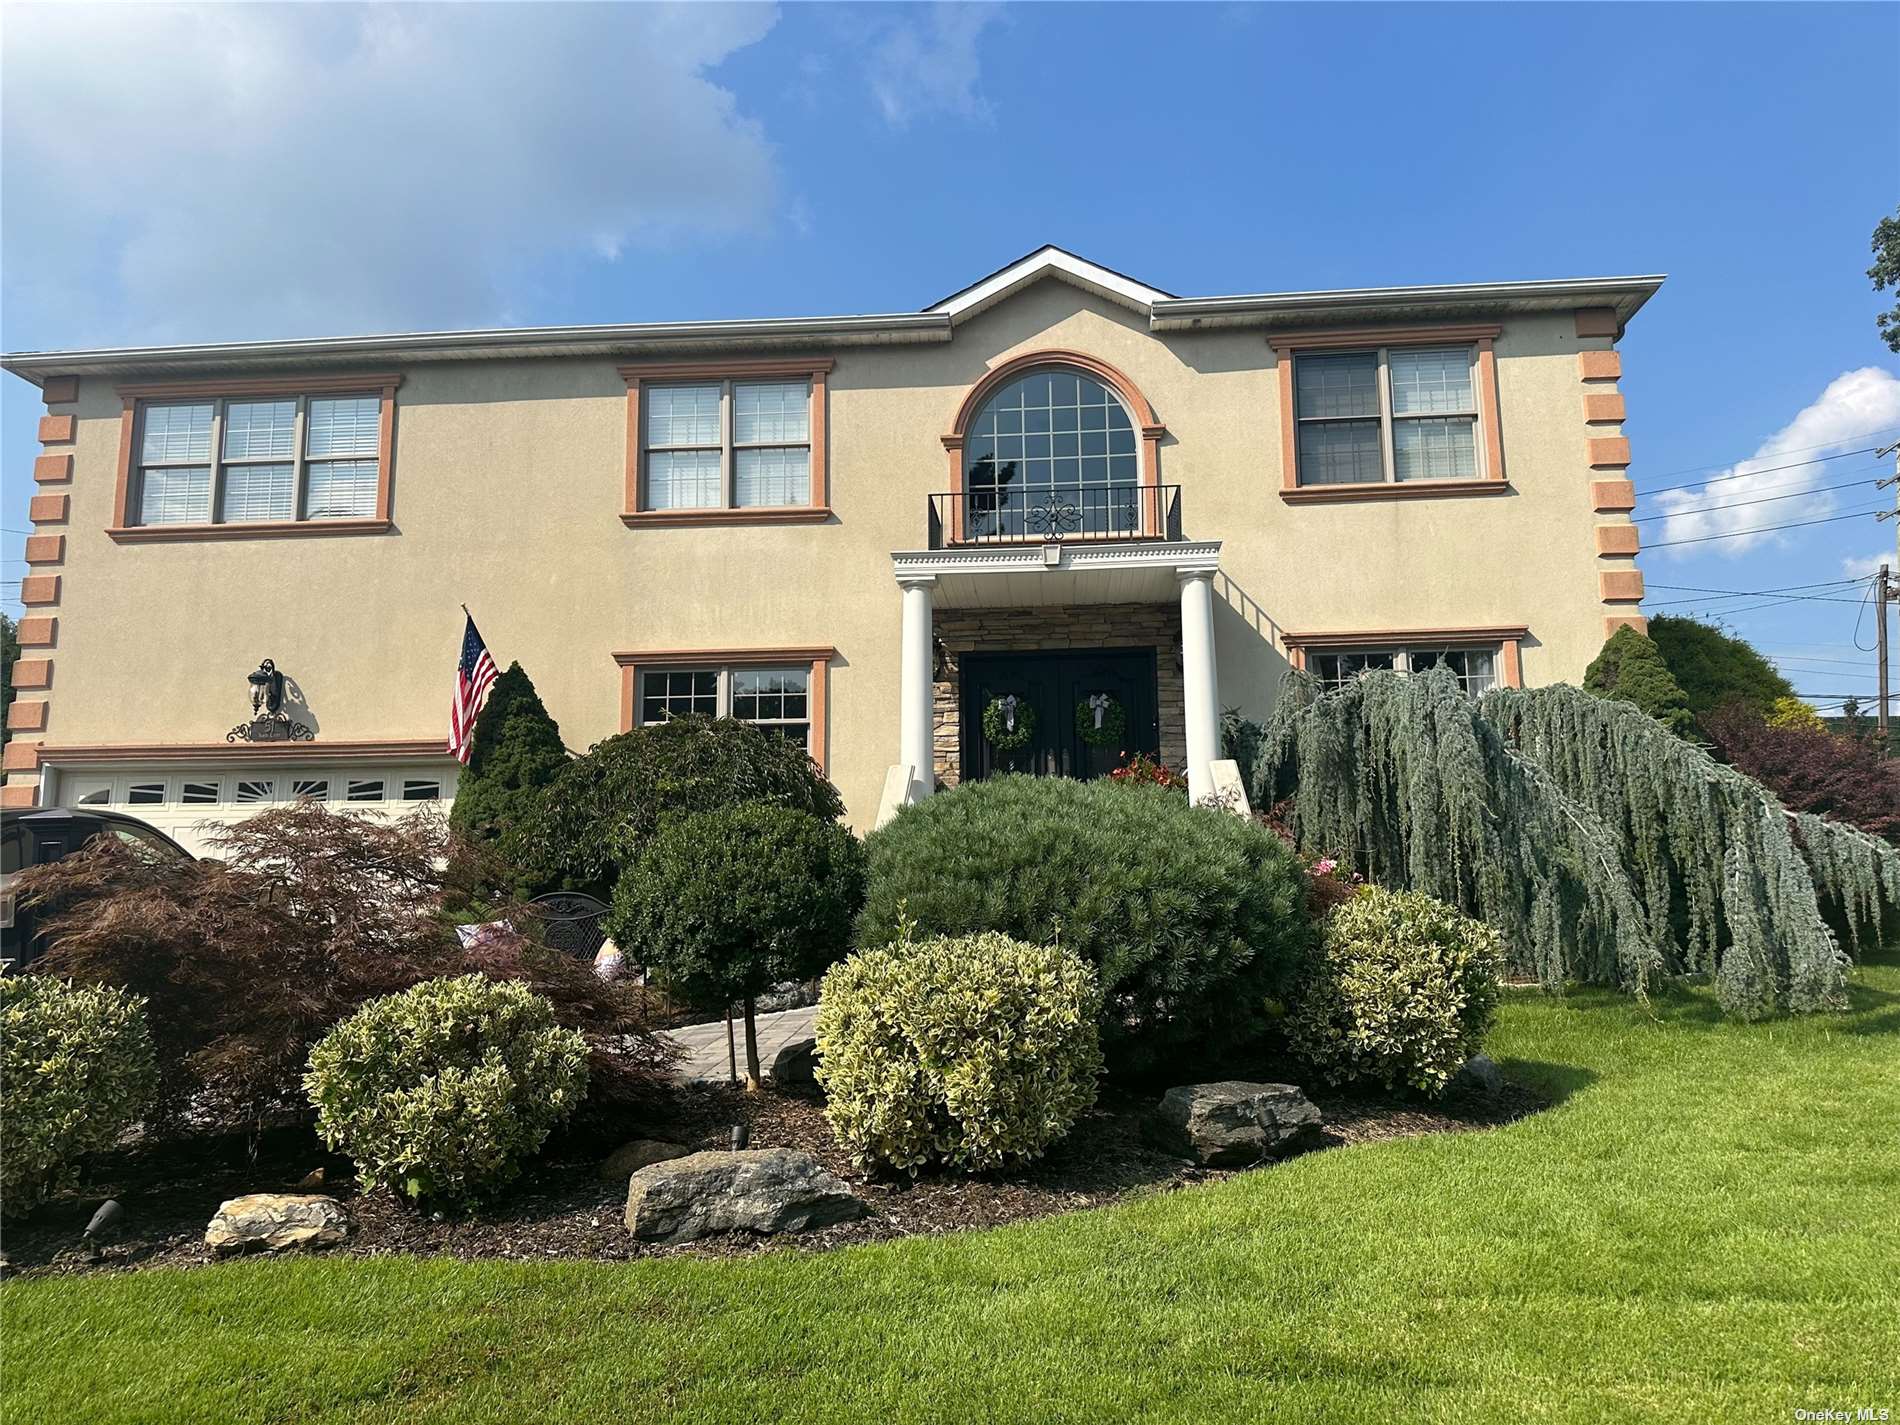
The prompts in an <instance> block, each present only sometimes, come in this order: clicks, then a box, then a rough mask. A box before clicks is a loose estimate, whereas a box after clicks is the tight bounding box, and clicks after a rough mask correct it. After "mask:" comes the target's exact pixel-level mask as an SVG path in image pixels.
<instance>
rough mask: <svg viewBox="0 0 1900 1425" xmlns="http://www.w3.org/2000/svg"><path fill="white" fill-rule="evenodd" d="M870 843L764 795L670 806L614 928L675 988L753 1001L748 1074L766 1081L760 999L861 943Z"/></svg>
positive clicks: (620, 895) (687, 995)
mask: <svg viewBox="0 0 1900 1425" xmlns="http://www.w3.org/2000/svg"><path fill="white" fill-rule="evenodd" d="M863 901H864V848H863V846H862V845H861V844H860V843H859V841H858V839H857V838H856V837H855V836H853V835H852V834H851V832H850V831H849V830H848V829H846V828H845V827H843V826H840V825H838V824H837V823H836V822H832V821H825V820H822V819H821V818H819V817H816V816H813V815H812V814H811V813H809V812H805V811H798V810H794V809H793V808H791V807H784V806H766V805H761V804H758V803H752V804H750V805H747V804H741V805H738V806H731V807H723V808H721V809H720V810H718V811H707V812H695V813H692V814H690V815H685V816H674V817H669V818H668V819H666V820H665V821H663V822H661V824H660V827H659V830H658V831H657V832H655V833H654V835H653V837H652V839H651V840H650V841H649V842H648V843H647V846H646V850H645V851H644V852H642V853H641V855H640V857H639V859H638V860H636V861H635V862H634V863H633V864H632V865H631V866H629V867H628V868H627V871H626V874H625V875H623V876H621V878H620V884H619V885H618V886H617V887H615V889H614V899H613V909H612V911H611V912H610V914H609V916H608V919H607V930H608V933H609V934H610V935H612V936H613V937H614V940H615V942H616V943H618V944H620V945H622V946H625V947H627V948H628V949H629V950H631V951H633V952H634V953H635V954H636V955H638V956H639V957H640V958H641V959H643V960H644V961H645V962H646V964H647V965H648V967H649V968H651V969H653V970H655V971H657V972H658V973H659V975H660V977H661V979H662V980H663V982H664V983H665V985H666V987H667V989H668V991H669V992H671V993H673V994H675V995H677V996H679V997H680V998H682V999H685V1000H688V1001H691V1002H693V1003H697V1004H700V1005H703V1006H705V1007H707V1008H717V1007H721V1006H724V1005H729V1004H731V1003H732V1002H733V1001H734V1000H738V1001H740V1002H741V1003H742V1004H743V1006H744V1011H745V1028H746V1036H745V1037H746V1077H747V1083H748V1084H749V1085H751V1086H753V1087H757V1085H758V1082H759V1061H758V1041H757V1033H756V1028H755V1024H754V1019H753V1004H752V1002H753V999H754V997H755V996H757V995H759V994H762V993H763V992H765V991H766V990H768V989H770V988H771V987H772V986H773V985H776V984H782V983H784V982H785V981H787V980H810V979H815V978H817V976H818V975H819V974H820V973H822V972H823V970H824V969H825V967H826V966H828V965H830V964H831V963H832V962H833V961H835V960H836V959H837V958H838V957H839V956H840V955H842V954H844V952H845V951H846V950H847V949H849V948H850V944H851V921H852V918H853V917H854V916H855V915H856V914H857V913H858V907H859V906H860V905H861V904H863Z"/></svg>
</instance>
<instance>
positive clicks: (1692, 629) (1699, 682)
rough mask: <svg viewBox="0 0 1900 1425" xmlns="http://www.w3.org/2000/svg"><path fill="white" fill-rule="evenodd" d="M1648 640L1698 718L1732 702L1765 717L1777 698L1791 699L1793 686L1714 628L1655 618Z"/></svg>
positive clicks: (1750, 650)
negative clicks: (1747, 707)
mask: <svg viewBox="0 0 1900 1425" xmlns="http://www.w3.org/2000/svg"><path fill="white" fill-rule="evenodd" d="M1649 638H1650V642H1652V643H1654V644H1655V645H1656V651H1657V652H1659V653H1661V654H1662V660H1663V662H1664V663H1665V664H1667V665H1668V668H1669V671H1670V672H1671V673H1672V674H1674V675H1675V679H1676V682H1677V683H1678V684H1679V685H1680V686H1681V688H1682V693H1683V696H1684V697H1686V698H1687V699H1688V700H1689V711H1690V712H1692V713H1694V714H1695V715H1696V716H1697V717H1701V716H1702V715H1703V714H1704V713H1709V712H1713V711H1714V710H1715V709H1716V708H1719V707H1722V706H1723V705H1725V704H1727V703H1735V702H1740V703H1746V704H1747V705H1748V706H1749V707H1751V708H1753V709H1754V710H1755V711H1756V712H1757V713H1761V714H1766V713H1768V712H1769V711H1771V710H1772V709H1773V708H1774V706H1775V702H1776V700H1777V699H1779V698H1792V697H1793V696H1794V685H1793V684H1791V683H1790V682H1789V681H1788V680H1787V679H1786V678H1784V677H1782V676H1781V674H1779V673H1777V672H1776V671H1775V667H1774V665H1773V664H1772V663H1770V662H1769V661H1768V660H1767V659H1766V658H1764V657H1762V656H1761V654H1759V653H1757V652H1756V651H1755V650H1754V649H1753V648H1752V647H1750V646H1749V645H1748V644H1747V643H1745V642H1743V641H1742V640H1741V639H1739V638H1735V637H1733V636H1732V635H1730V634H1726V633H1724V632H1722V630H1721V629H1719V628H1714V627H1712V626H1711V625H1709V624H1706V623H1702V622H1700V621H1698V620H1696V619H1692V618H1675V617H1671V616H1670V615H1668V614H1660V615H1658V616H1657V617H1655V618H1653V619H1651V620H1650V621H1649Z"/></svg>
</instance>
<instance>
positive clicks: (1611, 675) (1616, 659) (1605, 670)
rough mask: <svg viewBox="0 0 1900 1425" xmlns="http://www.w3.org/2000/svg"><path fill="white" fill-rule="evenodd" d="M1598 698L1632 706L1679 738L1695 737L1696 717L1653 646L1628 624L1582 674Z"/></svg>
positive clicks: (1618, 631) (1613, 635) (1586, 683)
mask: <svg viewBox="0 0 1900 1425" xmlns="http://www.w3.org/2000/svg"><path fill="white" fill-rule="evenodd" d="M1583 685H1584V687H1586V688H1588V689H1589V690H1590V691H1591V692H1593V693H1596V694H1598V695H1599V696H1601V697H1606V698H1615V699H1617V700H1618V701H1620V702H1626V703H1634V704H1635V705H1636V706H1637V707H1639V708H1641V709H1642V710H1643V711H1644V712H1645V713H1647V714H1648V715H1649V716H1651V717H1653V718H1655V719H1656V721H1657V722H1659V723H1661V724H1662V725H1663V726H1664V727H1666V728H1668V729H1669V730H1670V731H1671V732H1673V733H1675V734H1676V736H1678V737H1694V736H1695V714H1694V713H1693V712H1691V711H1690V708H1689V700H1688V698H1687V697H1686V696H1685V695H1684V694H1683V691H1682V688H1681V686H1680V685H1679V684H1678V683H1677V682H1676V680H1675V678H1674V677H1673V676H1671V674H1670V672H1669V665H1668V664H1667V663H1665V662H1664V661H1663V656H1662V654H1661V652H1659V651H1658V649H1657V647H1656V645H1655V644H1654V643H1652V642H1651V641H1650V640H1649V639H1648V638H1645V637H1644V636H1643V635H1642V634H1640V633H1638V632H1637V631H1636V630H1635V629H1633V628H1631V627H1630V626H1629V625H1628V624H1625V625H1624V626H1623V627H1621V628H1619V629H1618V630H1617V631H1616V632H1615V633H1613V634H1611V635H1610V638H1609V641H1608V642H1607V643H1605V644H1604V645H1603V651H1602V652H1601V653H1599V654H1597V656H1596V658H1595V659H1594V660H1593V661H1592V662H1591V664H1590V666H1589V668H1588V669H1587V670H1585V672H1584V675H1583Z"/></svg>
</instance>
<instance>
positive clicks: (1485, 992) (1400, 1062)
mask: <svg viewBox="0 0 1900 1425" xmlns="http://www.w3.org/2000/svg"><path fill="white" fill-rule="evenodd" d="M1503 968H1504V941H1503V937H1501V936H1500V935H1499V934H1498V933H1497V931H1495V930H1493V929H1492V928H1491V927H1490V926H1488V925H1485V924H1484V923H1483V922H1482V921H1476V920H1472V919H1471V918H1470V917H1468V916H1464V915H1460V914H1459V913H1458V912H1457V911H1455V910H1453V909H1452V908H1451V907H1450V906H1448V905H1446V904H1445V903H1444V902H1443V901H1436V900H1433V899H1432V898H1431V897H1430V896H1423V895H1419V894H1417V893H1416V892H1412V891H1389V890H1384V889H1381V888H1380V887H1377V886H1366V887H1363V888H1361V890H1360V891H1359V893H1358V894H1357V895H1355V896H1353V897H1352V899H1350V900H1348V901H1346V902H1344V903H1343V904H1341V905H1339V906H1336V907H1335V908H1334V909H1333V910H1332V911H1331V912H1330V913H1328V915H1327V917H1326V920H1325V924H1324V925H1323V926H1322V928H1321V938H1320V945H1319V949H1318V951H1317V953H1316V954H1315V955H1314V956H1313V958H1312V961H1311V962H1310V964H1309V965H1308V966H1307V968H1306V970H1305V971H1304V973H1302V975H1301V976H1300V979H1299V982H1298V984H1297V987H1296V988H1295V990H1294V993H1293V996H1292V1009H1291V1013H1289V1015H1288V1016H1287V1036H1288V1041H1289V1043H1290V1045H1291V1047H1292V1049H1293V1051H1294V1053H1296V1054H1298V1055H1300V1056H1301V1057H1302V1058H1304V1059H1306V1060H1308V1061H1309V1062H1311V1063H1312V1064H1313V1065H1314V1066H1316V1067H1317V1068H1318V1069H1319V1070H1320V1071H1321V1072H1322V1073H1323V1074H1324V1075H1325V1076H1326V1078H1327V1080H1328V1082H1330V1083H1335V1084H1338V1083H1346V1082H1349V1081H1352V1080H1357V1079H1363V1080H1371V1081H1374V1082H1377V1083H1381V1084H1383V1085H1385V1086H1386V1087H1387V1088H1394V1089H1396V1088H1400V1087H1407V1088H1413V1089H1417V1090H1419V1091H1420V1092H1421V1093H1428V1094H1439V1093H1443V1092H1444V1090H1445V1087H1446V1085H1448V1084H1449V1083H1450V1082H1451V1078H1452V1075H1453V1074H1455V1073H1457V1072H1458V1069H1459V1067H1460V1066H1461V1065H1463V1063H1464V1062H1465V1060H1467V1059H1469V1058H1470V1057H1471V1056H1472V1055H1473V1054H1475V1053H1477V1052H1478V1050H1479V1048H1480V1047H1482V1045H1483V1043H1484V1035H1485V1031H1486V1030H1487V1029H1489V1028H1490V1025H1491V1021H1492V1019H1493V1017H1494V1016H1495V1013H1496V1010H1497V1000H1498V974H1499V972H1500V971H1501V970H1502V969H1503Z"/></svg>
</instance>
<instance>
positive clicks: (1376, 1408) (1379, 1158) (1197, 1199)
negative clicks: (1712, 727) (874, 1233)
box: [0, 966, 1900, 1425]
mask: <svg viewBox="0 0 1900 1425" xmlns="http://www.w3.org/2000/svg"><path fill="white" fill-rule="evenodd" d="M1854 1005H1855V1007H1854V1012H1853V1013H1852V1014H1851V1015H1849V1016H1846V1017H1838V1018H1830V1019H1812V1020H1805V1021H1800V1022H1788V1021H1780V1022H1776V1023H1771V1024H1765V1025H1758V1026H1753V1027H1749V1026H1738V1025H1730V1024H1722V1023H1720V1022H1718V1020H1717V1018H1716V1016H1715V1014H1714V1012H1713V1009H1712V1007H1711V1005H1710V1004H1709V1002H1708V1000H1707V999H1706V998H1704V997H1702V996H1700V995H1690V994H1680V995H1676V996H1674V997H1671V998H1668V999H1665V1000H1661V1001H1658V1002H1657V1003H1656V1006H1655V1009H1656V1018H1654V1019H1652V1018H1650V1017H1648V1016H1647V1015H1646V1014H1645V1013H1644V1011H1643V1010H1642V1009H1641V1008H1640V1007H1639V1006H1637V1005H1635V1004H1633V1003H1631V1002H1629V1001H1627V1000H1621V999H1615V998H1611V997H1609V996H1606V995H1601V994H1595V993H1591V994H1578V995H1575V996H1574V997H1572V998H1570V999H1569V1000H1567V1001H1553V1000H1547V999H1544V998H1542V997H1539V996H1533V995H1521V996H1517V997H1514V998H1513V999H1512V1000H1511V1001H1510V1003H1509V1004H1508V1005H1507V1006H1506V1008H1505V1011H1504V1014H1503V1019H1502V1022H1501V1024H1500V1026H1499V1029H1498V1031H1497V1034H1496V1037H1495V1040H1494V1042H1493V1046H1492V1047H1493V1052H1494V1053H1495V1054H1496V1055H1497V1056H1498V1057H1499V1058H1500V1059H1501V1060H1502V1061H1504V1062H1505V1064H1506V1067H1507V1068H1508V1069H1509V1070H1510V1071H1511V1072H1513V1073H1515V1074H1518V1075H1520V1076H1523V1077H1525V1078H1527V1079H1533V1080H1536V1081H1539V1082H1541V1083H1544V1084H1546V1085H1548V1086H1549V1087H1550V1088H1551V1089H1552V1090H1554V1091H1555V1092H1557V1093H1560V1094H1563V1095H1564V1096H1565V1097H1564V1101H1563V1102H1562V1104H1561V1105H1560V1106H1559V1107H1557V1108H1555V1109H1553V1110H1551V1111H1550V1112H1548V1113H1544V1114H1541V1115H1539V1116H1537V1117H1535V1118H1533V1119H1530V1120H1528V1121H1525V1122H1522V1123H1519V1124H1516V1125H1514V1126H1512V1127H1510V1128H1507V1129H1502V1130H1499V1131H1496V1132H1490V1133H1481V1134H1465V1135H1458V1136H1444V1137H1434V1138H1429V1139H1415V1140H1411V1141H1406V1142H1396V1143H1386V1144H1379V1145H1371V1146H1365V1147H1355V1148H1348V1149H1341V1150H1337V1151H1333V1152H1326V1153H1320V1154H1315V1155H1311V1156H1308V1157H1305V1158H1302V1159H1299V1160H1297V1161H1295V1162H1292V1163H1288V1164H1285V1165H1283V1166H1280V1167H1276V1168H1272V1169H1269V1170H1265V1171H1261V1172H1256V1173H1251V1174H1247V1175H1243V1176H1241V1177H1237V1178H1234V1179H1232V1180H1230V1181H1228V1182H1225V1183H1222V1184H1220V1185H1217V1186H1211V1187H1206V1188H1200V1189H1195V1190H1191V1191H1185V1192H1178V1193H1172V1194H1167V1195H1162V1196H1154V1197H1149V1198H1145V1199H1142V1200H1140V1201H1137V1202H1134V1203H1131V1204H1128V1205H1126V1206H1123V1207H1120V1208H1117V1209H1113V1210H1109V1211H1102V1212H1094V1213H1086V1214H1078V1215H1074V1216H1069V1217H1061V1218H1051V1219H1047V1220H1044V1221H1042V1222H1039V1223H1033V1224H1029V1225H1027V1226H1023V1227H1019V1228H1013V1229H1008V1230H1004V1231H998V1232H992V1233H985V1234H981V1235H969V1236H958V1237H950V1238H941V1239H937V1240H930V1241H922V1240H911V1241H905V1242H899V1243H893V1244H888V1245H882V1246H875V1247H865V1248H857V1249H853V1250H849V1251H842V1252H836V1253H830V1254H822V1255H808V1254H804V1253H800V1252H797V1251H792V1250H788V1251H785V1252H783V1253H776V1254H773V1255H770V1256H765V1257H759V1258H753V1259H750V1260H746V1261H739V1262H733V1261H713V1260H684V1259H678V1260H670V1261H663V1262H649V1263H643V1264H636V1265H631V1266H606V1265H602V1266H594V1265H549V1266H500V1265H493V1266H490V1265H482V1266H468V1265H460V1264H456V1263H453V1262H447V1261H412V1260H389V1261H380V1262H375V1263H364V1262H357V1261H349V1260H344V1259H340V1258H338V1259H329V1260H325V1259H321V1258H319V1259H314V1260H302V1261H288V1262H269V1261H255V1260H253V1261H243V1262H235V1263H230V1264H225V1265H220V1266H217V1267H213V1268H207V1269H201V1270H196V1271H190V1272H173V1271H152V1272H145V1273H140V1274H137V1275H134V1276H125V1277H112V1278H94V1279H90V1280H64V1281H40V1282H15V1283H12V1284H9V1285H7V1286H5V1287H4V1288H0V1310H3V1311H4V1365H3V1369H4V1396H3V1397H0V1415H3V1416H4V1418H5V1419H6V1420H7V1421H8V1422H9V1425H13V1422H19V1425H25V1422H29V1421H31V1422H38V1421H88V1422H106V1421H140V1422H147V1421H187V1420H189V1421H217V1422H223V1421H255V1420H282V1421H296V1422H300V1425H302V1423H303V1422H322V1421H344V1420H348V1421H404V1422H410V1421H457V1422H462V1421H510V1422H513V1421H543V1420H590V1421H593V1420H597V1421H637V1420H658V1419H662V1418H665V1419H668V1420H681V1421H702V1420H705V1421H709V1420H721V1421H725V1420H730V1421H754V1420H853V1421H855V1420H866V1421H870V1420H902V1421H913V1420H914V1421H936V1420H957V1421H964V1420H1006V1421H1059V1420H1060V1421H1086V1422H1098V1421H1106V1420H1122V1419H1139V1420H1152V1421H1176V1420H1179V1421H1206V1420H1236V1421H1242V1420H1244V1421H1256V1420H1265V1419H1269V1418H1275V1419H1298V1420H1301V1421H1314V1420H1342V1421H1347V1420H1349V1421H1357V1422H1363V1421H1369V1420H1376V1419H1381V1418H1401V1419H1428V1420H1448V1421H1452V1420H1455V1421H1469V1420H1487V1419H1488V1420H1513V1421H1515V1420H1523V1419H1535V1420H1580V1421H1596V1420H1605V1419H1630V1420H1636V1419H1643V1420H1651V1421H1653V1420H1657V1419H1669V1420H1684V1421H1704V1420H1725V1421H1726V1420H1738V1421H1751V1420H1759V1421H1784V1420H1789V1419H1791V1418H1793V1414H1792V1412H1793V1410H1794V1409H1795V1408H1796V1407H1797V1406H1805V1407H1810V1408H1820V1407H1834V1408H1837V1409H1838V1408H1851V1407H1855V1406H1861V1405H1872V1406H1885V1407H1887V1408H1889V1409H1892V1410H1894V1411H1895V1412H1896V1415H1895V1418H1896V1419H1900V969H1895V968H1893V967H1892V966H1882V967H1879V968H1873V969H1868V970H1864V971H1862V972H1860V973H1859V974H1858V975H1857V977H1856V988H1855V992H1854Z"/></svg>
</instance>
